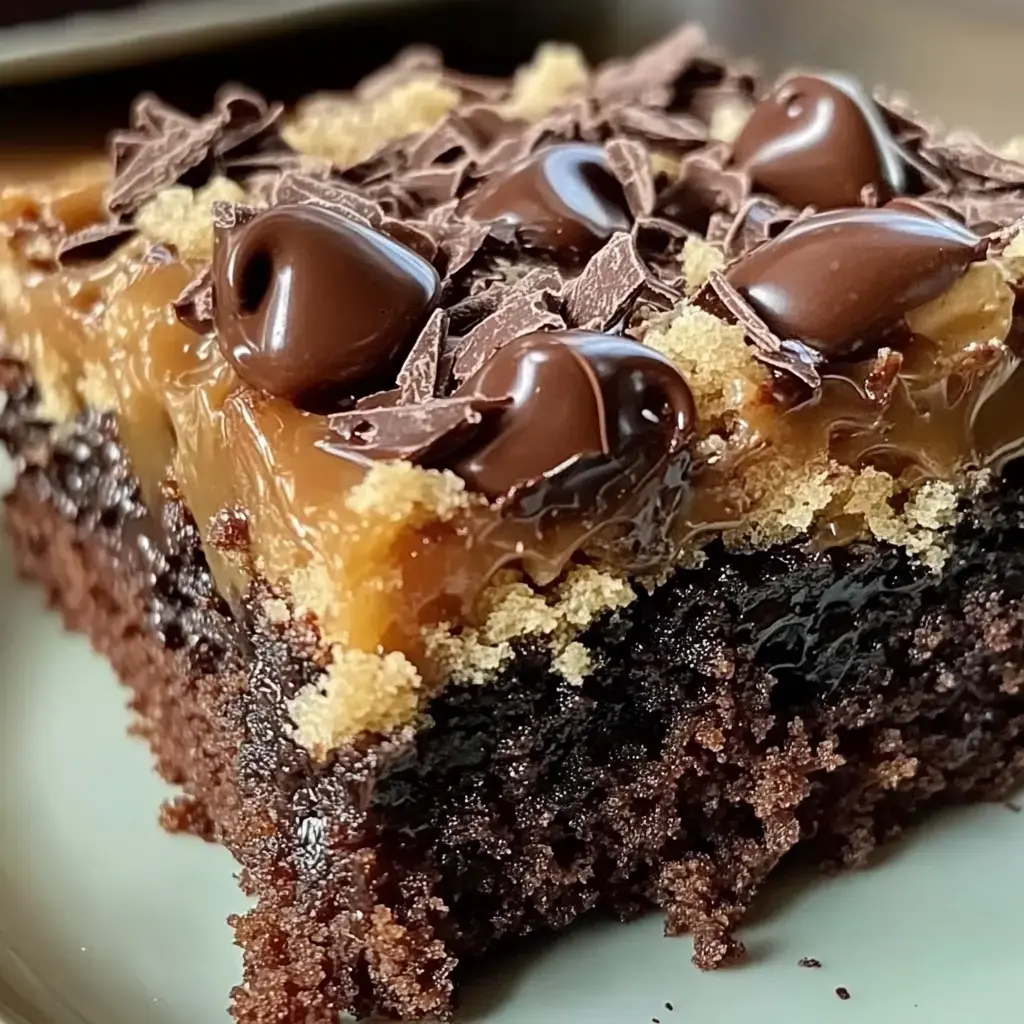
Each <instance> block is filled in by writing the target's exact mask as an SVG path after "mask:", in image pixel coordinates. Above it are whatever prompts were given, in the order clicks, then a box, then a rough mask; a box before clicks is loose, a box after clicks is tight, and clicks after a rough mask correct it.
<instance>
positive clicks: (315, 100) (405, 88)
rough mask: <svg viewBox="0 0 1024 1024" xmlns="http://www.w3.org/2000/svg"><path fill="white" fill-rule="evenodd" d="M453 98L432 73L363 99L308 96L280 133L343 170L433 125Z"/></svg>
mask: <svg viewBox="0 0 1024 1024" xmlns="http://www.w3.org/2000/svg"><path fill="white" fill-rule="evenodd" d="M458 101H459V93H458V91H457V90H456V89H453V88H452V87H451V86H449V85H446V84H445V83H444V82H443V81H442V80H441V75H440V73H438V72H431V73H427V74H421V75H417V76H415V77H412V78H409V79H407V80H406V81H404V82H402V83H400V84H398V85H395V86H393V87H392V88H389V89H387V90H386V91H384V92H382V93H374V94H372V95H370V96H367V97H364V98H358V97H353V96H351V95H348V94H345V95H328V94H321V95H319V96H313V97H312V98H310V99H308V100H306V101H305V102H304V103H300V104H299V107H298V111H297V112H296V114H295V116H294V117H293V118H292V119H291V121H289V122H288V123H287V124H286V125H285V126H284V128H283V130H282V135H283V136H284V139H285V141H286V142H287V143H288V144H289V145H290V146H292V147H293V148H294V149H296V150H297V151H298V152H300V153H304V154H306V155H308V156H319V157H326V158H328V159H329V160H331V161H332V163H334V164H335V165H336V166H337V167H338V168H339V169H341V170H345V169H346V168H349V167H352V166H354V165H355V164H357V163H359V162H360V161H362V160H366V159H368V158H369V157H371V156H373V155H374V153H377V152H379V151H380V150H381V149H383V147H384V146H386V145H387V144H388V143H389V142H394V141H396V140H398V139H401V138H405V137H406V136H407V135H413V134H415V133H417V132H425V131H428V130H429V129H431V128H433V127H434V125H436V124H437V123H438V122H439V121H440V120H441V118H443V117H444V116H445V115H446V114H447V113H448V112H449V111H451V110H452V109H453V108H454V107H455V105H456V104H457V103H458Z"/></svg>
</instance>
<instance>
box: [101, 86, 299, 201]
mask: <svg viewBox="0 0 1024 1024" xmlns="http://www.w3.org/2000/svg"><path fill="white" fill-rule="evenodd" d="M283 109H284V108H283V106H282V105H281V104H280V103H274V104H268V103H267V102H266V100H264V99H263V97H261V96H260V95H259V94H258V93H255V92H251V91H250V90H248V89H243V88H242V87H241V86H226V87H225V88H224V89H222V90H221V91H220V92H219V93H218V94H217V97H216V101H215V104H214V109H213V111H212V113H210V114H208V115H207V116H206V117H203V118H200V119H196V118H193V117H189V116H188V115H187V114H183V113H182V112H181V111H180V110H175V109H174V107H171V106H169V105H168V104H166V103H164V102H163V101H162V100H160V99H158V98H157V97H156V96H153V95H145V96H140V97H139V98H138V99H137V100H136V101H135V104H134V105H133V107H132V127H131V129H130V130H128V131H120V132H115V133H114V135H113V137H112V140H111V152H112V157H113V164H114V179H113V181H112V182H111V184H110V190H109V192H108V195H107V206H108V208H109V209H110V212H111V213H114V214H118V215H123V214H128V213H131V212H133V211H134V210H136V209H137V208H138V207H139V206H141V205H142V204H143V203H145V202H146V201H147V200H148V199H151V198H152V197H153V196H154V195H155V194H156V193H157V192H159V191H160V190H161V189H164V188H167V186H168V185H173V184H174V183H175V182H176V181H179V180H181V179H182V178H183V177H184V176H185V175H186V174H187V173H188V172H190V171H192V170H194V169H195V168H198V167H199V166H200V165H201V164H205V163H206V162H207V160H208V158H213V162H214V163H215V164H216V163H221V164H223V163H224V161H225V159H226V158H227V157H228V156H230V155H232V154H233V152H235V151H241V152H245V151H246V150H248V149H249V148H252V147H253V146H255V145H256V144H258V142H259V141H260V139H261V138H262V137H265V136H267V135H268V134H270V133H271V132H273V131H274V128H275V125H276V123H277V121H278V120H279V119H280V116H281V113H282V111H283ZM207 176H208V175H207Z"/></svg>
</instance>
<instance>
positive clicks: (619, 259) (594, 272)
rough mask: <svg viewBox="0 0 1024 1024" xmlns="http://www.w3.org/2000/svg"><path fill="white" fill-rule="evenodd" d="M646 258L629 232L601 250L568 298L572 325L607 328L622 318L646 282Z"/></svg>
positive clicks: (579, 278) (573, 284) (567, 312)
mask: <svg viewBox="0 0 1024 1024" xmlns="http://www.w3.org/2000/svg"><path fill="white" fill-rule="evenodd" d="M647 280H648V275H647V270H646V268H645V267H644V263H643V260H641V259H640V256H639V254H638V253H637V251H636V245H635V244H634V242H633V239H632V237H631V236H630V235H628V234H627V233H626V232H620V233H619V234H617V235H615V236H614V237H613V238H612V239H611V240H610V241H609V242H608V243H607V244H606V245H605V246H604V247H603V248H601V249H599V250H598V251H597V252H596V253H594V255H593V256H592V257H591V258H590V260H589V261H588V262H587V265H586V266H585V267H584V268H583V273H581V274H580V276H579V277H577V278H576V280H575V281H573V283H572V285H571V287H570V288H569V289H568V292H567V294H566V297H565V308H566V317H567V319H568V321H569V325H570V326H571V327H576V328H583V329H586V330H596V331H605V330H608V328H609V327H611V326H613V325H614V324H615V323H616V322H617V321H618V320H620V319H621V318H622V317H623V316H624V315H625V314H626V312H627V310H628V308H629V306H630V304H631V303H632V302H633V301H634V300H635V299H636V297H637V296H638V295H639V294H640V290H641V289H642V288H643V286H644V285H645V284H646V283H647Z"/></svg>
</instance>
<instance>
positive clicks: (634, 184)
mask: <svg viewBox="0 0 1024 1024" xmlns="http://www.w3.org/2000/svg"><path fill="white" fill-rule="evenodd" d="M604 151H605V155H606V156H607V157H608V166H609V167H611V169H612V173H613V174H614V175H615V177H616V178H617V179H618V181H619V184H620V185H621V186H622V191H623V192H624V193H625V196H626V202H627V203H628V204H629V211H630V213H632V214H633V216H634V217H646V216H647V215H648V214H650V212H651V211H652V210H653V209H654V175H653V174H652V173H651V158H650V155H649V153H648V151H647V149H646V148H645V147H644V146H641V145H640V143H639V142H634V141H633V140H632V139H611V140H610V141H609V142H606V143H605V147H604Z"/></svg>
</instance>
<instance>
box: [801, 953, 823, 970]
mask: <svg viewBox="0 0 1024 1024" xmlns="http://www.w3.org/2000/svg"><path fill="white" fill-rule="evenodd" d="M796 964H797V967H820V966H821V961H820V960H819V959H818V958H817V957H813V956H802V957H800V959H799V960H797V962H796Z"/></svg>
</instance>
